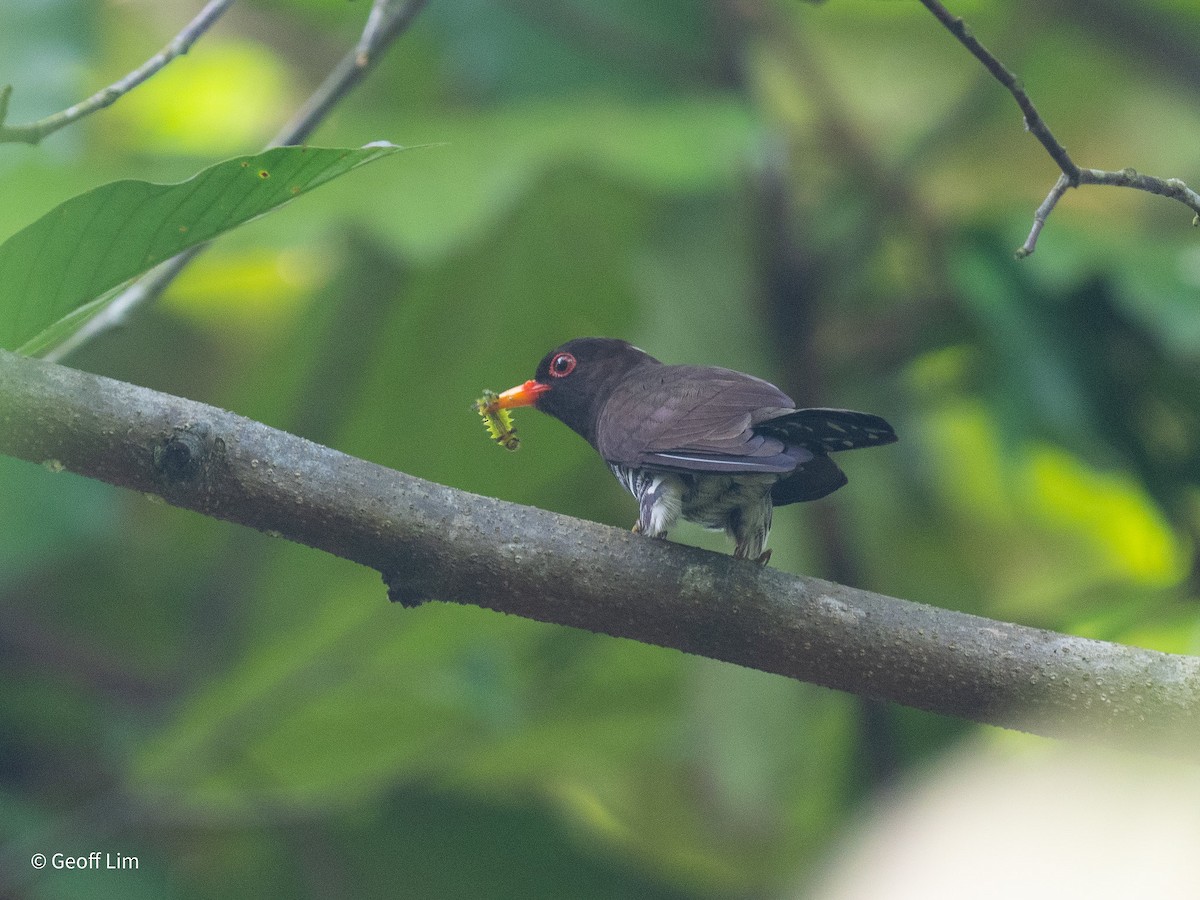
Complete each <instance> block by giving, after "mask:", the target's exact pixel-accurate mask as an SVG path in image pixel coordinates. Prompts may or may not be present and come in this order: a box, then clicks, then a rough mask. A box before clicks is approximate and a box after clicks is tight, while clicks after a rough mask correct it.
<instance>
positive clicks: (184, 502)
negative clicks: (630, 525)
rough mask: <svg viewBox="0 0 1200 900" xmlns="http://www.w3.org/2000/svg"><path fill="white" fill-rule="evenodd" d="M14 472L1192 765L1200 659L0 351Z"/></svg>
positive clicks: (436, 585)
mask: <svg viewBox="0 0 1200 900" xmlns="http://www.w3.org/2000/svg"><path fill="white" fill-rule="evenodd" d="M0 452H2V453H5V454H9V455H12V456H17V457H20V458H23V459H27V460H30V461H33V462H41V463H45V464H48V465H49V467H50V468H52V469H55V468H58V467H59V466H60V465H61V466H62V467H65V468H67V469H70V470H72V471H75V472H79V473H82V474H84V475H88V476H91V477H93V478H98V479H101V480H104V481H107V482H110V483H112V484H117V485H122V486H124V487H128V488H131V489H133V490H137V491H142V492H145V493H149V494H156V495H159V496H161V497H163V498H164V499H166V500H167V501H169V502H170V503H172V504H174V505H176V506H180V507H184V508H187V509H193V510H196V511H198V512H201V513H204V514H206V515H210V516H215V517H217V518H221V519H226V520H229V521H231V522H237V523H240V524H242V525H247V526H249V527H251V528H257V529H260V530H263V531H267V532H271V533H276V534H279V535H281V536H283V537H286V538H288V539H290V540H293V541H297V542H299V543H302V544H307V545H308V546H310V547H316V548H319V549H322V550H325V551H328V552H329V553H334V554H337V555H338V556H342V557H345V558H347V559H351V560H354V561H356V562H359V563H361V564H363V565H366V566H370V567H372V568H374V569H377V570H379V571H380V572H382V573H384V578H385V581H387V583H388V584H389V586H390V590H391V595H392V597H393V599H396V600H400V601H401V602H405V603H416V602H420V601H423V600H427V599H441V600H450V601H455V602H459V603H473V604H478V605H480V606H484V607H488V608H491V609H495V610H499V611H502V612H508V613H514V614H516V615H521V616H527V617H529V618H532V619H538V620H541V621H545V622H556V623H558V624H561V625H571V626H575V627H578V628H586V629H588V630H591V631H597V632H604V633H607V634H611V635H617V636H620V637H626V638H633V639H635V640H639V641H645V642H647V643H652V644H659V645H662V646H665V647H674V648H677V649H679V650H683V651H685V652H687V653H695V654H699V655H702V656H708V657H711V658H713V659H720V660H726V661H728V662H733V663H737V664H739V665H744V666H750V667H753V668H756V669H761V670H763V671H766V672H774V673H777V674H780V675H786V676H788V677H791V678H797V679H801V680H804V681H810V682H814V683H816V684H820V685H825V686H826V687H831V688H837V689H839V690H845V691H851V692H853V693H856V694H861V695H863V696H867V697H874V698H881V699H887V700H894V701H896V702H898V703H904V704H907V705H909V706H915V707H919V708H921V709H927V710H932V711H934V712H938V713H943V714H946V715H952V716H961V717H964V718H968V719H973V720H975V721H979V722H988V723H992V724H996V725H1003V726H1010V727H1019V728H1024V729H1027V730H1031V731H1035V732H1038V733H1041V734H1047V735H1064V734H1077V733H1079V734H1084V735H1087V736H1088V737H1091V738H1093V739H1098V740H1102V741H1104V742H1106V743H1142V742H1147V741H1152V742H1155V743H1156V744H1157V745H1158V746H1160V747H1161V746H1163V745H1164V744H1166V743H1167V742H1170V744H1171V745H1172V746H1175V747H1189V748H1190V747H1195V746H1196V745H1197V743H1198V742H1197V738H1200V659H1197V658H1192V657H1184V656H1172V655H1168V654H1164V653H1156V652H1152V651H1148V650H1140V649H1136V648H1132V647H1124V646H1120V645H1117V644H1109V643H1103V642H1099V641H1092V640H1085V639H1082V638H1076V637H1070V636H1067V635H1063V634H1056V633H1053V632H1048V631H1039V630H1037V629H1033V628H1026V627H1023V626H1020V625H1012V624H1008V623H1005V622H996V621H991V620H988V619H983V618H979V617H977V616H970V615H965V614H963V613H957V612H952V611H949V610H945V609H937V608H934V607H930V606H923V605H920V604H917V603H910V602H907V601H904V600H897V599H894V598H891V597H883V596H880V595H877V594H871V593H868V592H866V591H860V590H854V589H851V588H848V587H843V586H841V585H837V584H831V583H828V582H824V581H819V580H817V579H814V578H803V577H795V576H791V575H787V574H784V573H782V572H778V571H775V570H772V569H765V568H760V567H759V566H756V565H753V564H751V563H747V562H741V561H737V560H734V559H732V558H730V557H727V556H723V555H718V554H714V553H709V552H706V551H703V550H699V549H696V548H692V547H684V546H678V545H674V544H669V543H666V542H662V541H655V540H649V539H646V538H642V537H639V536H637V535H633V534H630V533H628V532H625V531H624V530H620V529H615V528H609V527H605V526H601V525H596V524H594V523H591V522H584V521H579V520H577V519H571V518H567V517H565V516H561V515H556V514H554V513H549V512H545V511H542V510H538V509H532V508H529V507H523V506H517V505H515V504H511V503H503V502H500V501H498V500H493V499H490V498H487V497H479V496H475V495H472V494H467V493H464V492H463V491H458V490H454V489H452V488H448V487H443V486H441V485H437V484H432V483H430V482H427V481H422V480H420V479H418V478H413V477H411V476H409V475H405V474H403V473H401V472H396V471H393V470H391V469H387V468H384V467H383V466H379V465H375V464H373V463H369V462H365V461H363V460H360V459H355V458H354V457H350V456H347V455H345V454H343V453H339V452H337V451H336V450H332V449H330V448H328V447H322V446H320V445H318V444H314V443H311V442H310V441H306V440H304V439H302V438H298V437H295V436H293V435H290V434H286V433H284V432H281V431H277V430H275V429H273V428H269V427H267V426H266V425H262V424H260V423H258V422H253V421H250V420H248V419H245V418H242V417H240V416H236V415H234V414H232V413H228V412H225V411H223V410H219V409H215V408H213V407H210V406H205V405H203V404H200V403H194V402H192V401H189V400H184V399H181V398H179V397H172V396H169V395H165V394H160V393H156V392H154V391H150V390H147V389H145V388H139V387H135V386H133V385H129V384H124V383H122V382H118V381H113V380H111V379H107V378H102V377H99V376H95V375H89V374H85V373H82V372H77V371H74V370H72V369H67V368H64V367H61V366H56V365H53V364H50V363H45V362H41V361H38V360H30V359H25V358H22V357H18V356H15V355H13V354H10V353H5V352H0ZM298 599H299V600H300V602H303V598H298ZM398 614H401V613H399V612H398Z"/></svg>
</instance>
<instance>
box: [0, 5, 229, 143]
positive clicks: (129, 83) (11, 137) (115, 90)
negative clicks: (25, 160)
mask: <svg viewBox="0 0 1200 900" xmlns="http://www.w3.org/2000/svg"><path fill="white" fill-rule="evenodd" d="M231 5H233V0H210V2H209V3H208V4H207V5H206V6H205V7H204V9H202V10H200V14H199V15H197V16H196V18H194V19H192V21H191V22H189V23H188V25H187V27H186V28H184V29H183V31H181V32H179V34H177V35H175V37H173V38H172V39H171V42H170V43H169V44H167V46H165V47H163V49H162V50H160V51H159V52H158V53H156V54H155V55H154V56H152V57H150V59H148V60H146V62H144V63H143V64H142V65H141V66H139V67H138V68H136V69H134V70H133V71H132V72H130V73H129V74H128V75H126V76H125V77H124V78H122V79H120V80H119V81H116V82H114V83H113V84H110V85H109V86H108V87H106V88H105V89H104V90H102V91H99V92H97V93H95V94H93V95H92V96H90V97H88V98H87V99H86V100H84V101H83V102H82V103H76V104H75V105H74V106H71V107H68V108H67V109H64V110H63V111H62V112H58V113H55V114H54V115H51V116H46V117H45V118H44V119H38V121H36V122H30V123H29V124H28V125H5V124H4V121H5V115H6V114H7V112H8V101H9V97H10V96H11V94H12V85H7V84H6V85H4V86H3V87H0V143H24V144H37V143H39V142H40V141H41V140H42V138H44V137H46V136H47V135H49V134H53V133H54V132H56V131H58V130H59V129H60V128H66V127H67V126H68V125H70V124H72V123H74V122H77V121H79V120H80V119H82V118H83V117H84V116H89V115H91V114H92V113H94V112H97V111H98V110H101V109H104V108H105V107H106V106H112V105H113V104H114V103H116V102H117V100H119V99H120V98H121V97H124V96H125V95H126V94H128V93H129V92H130V91H132V90H133V89H134V88H135V87H137V86H138V85H139V84H141V83H142V82H144V81H146V79H148V78H149V77H150V76H151V75H154V74H155V73H156V72H158V71H159V70H160V69H162V68H163V67H164V66H166V64H167V63H169V62H170V61H171V60H173V59H175V58H176V57H179V56H183V55H184V54H185V53H187V52H188V51H189V50H191V49H192V44H194V43H196V41H197V40H198V39H199V38H200V36H201V35H202V34H204V32H206V31H208V29H209V28H210V27H212V25H213V23H214V22H216V21H217V19H219V18H221V15H222V14H223V13H224V12H225V10H227V9H228V8H229V7H230V6H231Z"/></svg>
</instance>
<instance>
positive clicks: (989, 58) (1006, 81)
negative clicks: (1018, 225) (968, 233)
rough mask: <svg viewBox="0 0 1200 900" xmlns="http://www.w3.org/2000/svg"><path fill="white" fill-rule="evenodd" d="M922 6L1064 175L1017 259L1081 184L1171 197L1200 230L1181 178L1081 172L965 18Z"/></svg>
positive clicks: (935, 4) (933, 1) (1199, 215)
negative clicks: (1012, 104) (1003, 94)
mask: <svg viewBox="0 0 1200 900" xmlns="http://www.w3.org/2000/svg"><path fill="white" fill-rule="evenodd" d="M921 3H922V5H924V7H925V8H926V9H928V10H929V11H930V12H931V13H933V15H934V17H936V18H937V20H938V21H939V22H941V23H942V25H944V26H945V27H946V29H947V30H948V31H949V32H950V33H951V34H953V35H954V36H955V37H956V38H957V39H958V41H959V43H961V44H962V45H963V46H964V47H966V48H967V50H969V51H970V52H971V55H973V56H974V57H975V58H976V59H978V60H979V61H980V62H981V63H982V64H983V66H984V68H986V69H987V70H988V72H990V73H991V75H992V77H993V78H995V79H996V80H997V81H999V82H1000V83H1001V84H1002V85H1004V87H1005V88H1007V89H1008V91H1009V93H1011V94H1012V95H1013V99H1014V100H1016V101H1017V105H1018V106H1019V107H1020V108H1021V112H1022V113H1024V115H1025V127H1026V129H1027V130H1028V131H1029V132H1030V133H1031V134H1033V135H1034V136H1035V137H1036V138H1037V139H1038V141H1039V142H1041V145H1042V146H1043V147H1044V148H1045V149H1046V152H1047V153H1049V154H1050V157H1051V158H1052V159H1053V160H1054V162H1055V163H1057V164H1058V168H1059V169H1060V170H1061V172H1062V175H1061V176H1060V177H1059V179H1058V181H1057V182H1055V185H1054V187H1053V188H1051V189H1050V193H1049V194H1047V195H1046V199H1045V200H1044V201H1042V204H1041V206H1039V207H1038V209H1037V212H1036V213H1035V214H1034V217H1033V227H1032V228H1031V229H1030V231H1029V236H1028V237H1027V238H1026V239H1025V243H1024V244H1022V245H1021V246H1020V247H1019V248H1018V249H1017V251H1016V256H1017V258H1018V259H1022V258H1024V257H1026V256H1029V254H1031V253H1033V251H1034V249H1035V248H1036V246H1037V240H1038V236H1039V235H1040V234H1041V232H1042V228H1043V227H1044V226H1045V224H1046V218H1047V217H1048V216H1049V215H1050V213H1051V212H1052V211H1053V209H1054V207H1055V206H1056V205H1057V204H1058V201H1059V200H1060V199H1061V198H1062V196H1063V194H1065V193H1066V192H1067V189H1068V188H1073V187H1079V186H1080V185H1081V184H1101V185H1114V186H1117V187H1128V188H1134V189H1135V190H1139V191H1147V192H1149V193H1151V194H1159V195H1160V196H1163V197H1170V198H1172V199H1174V200H1178V201H1179V202H1180V203H1183V204H1184V205H1185V206H1187V207H1188V208H1189V209H1191V210H1192V211H1193V212H1194V213H1196V216H1195V217H1193V219H1192V224H1193V225H1196V224H1200V194H1197V193H1196V192H1195V191H1193V190H1192V189H1191V188H1189V187H1188V186H1187V185H1186V184H1184V183H1183V182H1182V181H1180V180H1179V179H1178V178H1157V177H1155V176H1153V175H1142V174H1140V173H1138V172H1135V171H1134V170H1133V169H1122V170H1120V171H1118V172H1109V171H1105V170H1103V169H1084V168H1080V167H1079V166H1077V165H1076V164H1075V162H1074V160H1072V159H1071V157H1070V155H1069V154H1068V153H1067V150H1066V148H1065V147H1064V146H1063V145H1062V144H1061V143H1059V141H1058V139H1057V138H1056V137H1055V136H1054V134H1053V133H1052V132H1051V131H1050V128H1049V126H1048V125H1046V122H1045V120H1043V119H1042V117H1041V115H1040V114H1039V113H1038V111H1037V108H1036V107H1035V106H1034V105H1033V101H1031V100H1030V99H1029V95H1028V94H1026V93H1025V89H1024V88H1023V87H1022V86H1021V82H1020V81H1019V80H1018V79H1017V77H1016V75H1014V74H1013V73H1012V71H1010V70H1009V69H1008V67H1007V66H1005V65H1004V64H1003V63H1002V62H1000V60H999V59H997V58H996V57H995V55H993V54H992V52H991V51H990V50H988V49H987V47H985V46H983V44H981V43H980V42H979V41H978V40H977V39H976V38H975V36H974V35H973V34H971V31H970V29H969V28H967V25H966V23H965V22H964V21H963V20H962V19H961V18H959V17H958V16H955V15H952V14H951V13H950V12H949V10H947V9H946V7H945V6H943V5H942V4H941V3H940V2H939V0H921Z"/></svg>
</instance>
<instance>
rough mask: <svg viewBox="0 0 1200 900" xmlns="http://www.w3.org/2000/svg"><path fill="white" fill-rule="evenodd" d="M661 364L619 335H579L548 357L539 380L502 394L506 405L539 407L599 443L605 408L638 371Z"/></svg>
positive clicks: (540, 367) (502, 404) (538, 373)
mask: <svg viewBox="0 0 1200 900" xmlns="http://www.w3.org/2000/svg"><path fill="white" fill-rule="evenodd" d="M647 365H660V363H659V361H658V360H657V359H655V358H654V357H653V356H651V355H650V354H648V353H646V352H644V351H642V350H639V349H638V348H637V347H635V346H633V345H632V344H630V343H628V342H626V341H621V340H617V339H616V338H576V339H575V340H573V341H567V342H566V343H565V344H563V345H562V346H561V347H556V348H555V349H553V350H551V351H550V352H549V353H547V354H546V355H545V356H544V357H542V361H541V362H540V363H538V367H537V371H536V372H535V373H534V376H533V378H531V379H530V380H529V381H526V382H525V383H524V384H520V385H517V386H516V387H514V388H509V389H508V390H507V391H505V392H504V393H502V394H501V395H500V397H499V400H498V405H499V406H500V407H501V408H503V409H513V408H514V407H518V406H533V407H535V408H537V409H539V410H541V411H542V412H544V413H549V414H550V415H552V416H554V417H555V418H556V419H558V420H559V421H560V422H562V423H563V424H565V425H567V426H569V427H570V428H571V429H572V430H574V431H575V432H576V433H578V434H580V435H582V436H583V438H584V439H585V440H587V441H588V442H589V443H591V444H593V445H595V436H596V423H597V422H598V421H599V418H600V410H601V409H603V407H604V403H605V402H606V401H607V400H608V397H609V395H610V394H611V393H612V390H613V388H614V387H616V386H617V384H618V383H620V381H621V380H622V379H623V378H625V376H626V375H628V374H629V373H630V372H632V371H633V370H634V369H637V368H640V367H641V366H647Z"/></svg>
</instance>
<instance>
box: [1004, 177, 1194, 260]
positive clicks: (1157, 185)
mask: <svg viewBox="0 0 1200 900" xmlns="http://www.w3.org/2000/svg"><path fill="white" fill-rule="evenodd" d="M1079 184H1100V185H1105V184H1106V185H1111V186H1114V187H1128V188H1134V189H1136V190H1139V191H1146V192H1147V193H1151V194H1159V195H1161V196H1163V197H1170V198H1171V199H1173V200H1178V201H1179V202H1180V203H1182V204H1183V205H1184V206H1187V207H1188V208H1189V209H1191V210H1192V211H1193V212H1195V213H1196V215H1195V216H1193V217H1192V224H1193V225H1200V194H1197V193H1196V192H1195V191H1193V190H1192V189H1191V188H1189V187H1188V186H1187V185H1186V184H1184V183H1183V182H1182V181H1180V180H1179V179H1178V178H1156V177H1154V176H1153V175H1143V174H1141V173H1140V172H1136V171H1134V170H1133V169H1121V170H1120V171H1119V172H1107V171H1105V170H1103V169H1080V170H1079ZM1069 187H1071V184H1070V182H1069V181H1068V179H1067V176H1066V175H1065V174H1064V175H1060V176H1059V178H1058V181H1057V182H1055V184H1054V187H1052V188H1051V189H1050V193H1049V194H1047V195H1046V199H1045V200H1043V201H1042V205H1041V206H1039V207H1038V208H1037V212H1035V213H1034V214H1033V227H1032V228H1031V229H1030V230H1029V237H1027V238H1026V239H1025V243H1024V244H1022V245H1021V246H1020V247H1019V248H1017V253H1016V255H1017V259H1024V258H1025V257H1026V256H1028V255H1029V254H1030V253H1032V252H1033V251H1034V249H1035V248H1036V247H1037V239H1038V235H1040V234H1041V233H1042V226H1043V225H1045V224H1046V217H1047V216H1049V215H1050V212H1051V210H1053V209H1054V207H1055V205H1057V203H1058V201H1059V199H1060V198H1061V197H1062V195H1063V194H1065V193H1066V192H1067V188H1069Z"/></svg>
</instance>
